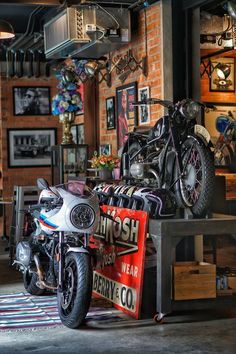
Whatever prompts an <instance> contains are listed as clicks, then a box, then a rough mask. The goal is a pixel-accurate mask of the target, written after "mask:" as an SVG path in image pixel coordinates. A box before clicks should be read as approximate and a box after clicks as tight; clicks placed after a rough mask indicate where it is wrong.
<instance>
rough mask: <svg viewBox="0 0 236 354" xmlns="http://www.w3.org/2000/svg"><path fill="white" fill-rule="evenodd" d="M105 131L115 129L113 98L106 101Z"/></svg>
mask: <svg viewBox="0 0 236 354" xmlns="http://www.w3.org/2000/svg"><path fill="white" fill-rule="evenodd" d="M106 118H107V130H109V129H115V97H108V98H107V99H106Z"/></svg>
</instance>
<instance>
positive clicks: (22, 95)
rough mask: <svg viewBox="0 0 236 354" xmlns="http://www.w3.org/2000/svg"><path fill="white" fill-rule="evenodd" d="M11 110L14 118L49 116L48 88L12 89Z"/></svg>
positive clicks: (26, 87)
mask: <svg viewBox="0 0 236 354" xmlns="http://www.w3.org/2000/svg"><path fill="white" fill-rule="evenodd" d="M13 109H14V115H15V116H34V115H37V116H40V115H43V116H45V115H49V114H51V105H50V87H44V86H17V87H13Z"/></svg>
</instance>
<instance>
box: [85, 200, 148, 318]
mask: <svg viewBox="0 0 236 354" xmlns="http://www.w3.org/2000/svg"><path fill="white" fill-rule="evenodd" d="M102 209H103V211H104V212H105V213H107V214H109V215H111V216H112V217H113V220H114V221H113V220H110V219H108V218H106V217H104V216H101V217H100V223H99V226H98V229H97V231H96V234H95V235H94V237H93V238H92V240H91V241H93V242H94V246H95V247H96V248H97V253H98V259H99V262H98V267H97V268H96V270H95V271H94V277H93V293H94V294H96V295H99V296H102V297H104V298H106V299H108V300H110V301H111V302H113V304H114V306H115V307H117V308H119V309H121V310H123V311H124V312H126V313H128V314H129V315H131V316H133V317H135V318H136V319H138V318H139V316H140V307H141V296H142V285H143V271H144V255H145V239H146V228H147V219H148V214H147V213H146V212H144V211H140V210H139V211H137V210H130V209H123V208H117V207H113V206H107V205H104V206H102Z"/></svg>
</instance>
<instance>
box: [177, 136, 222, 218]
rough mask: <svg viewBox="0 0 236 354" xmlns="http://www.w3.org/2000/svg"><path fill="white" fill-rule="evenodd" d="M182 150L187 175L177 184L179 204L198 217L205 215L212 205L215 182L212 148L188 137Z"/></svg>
mask: <svg viewBox="0 0 236 354" xmlns="http://www.w3.org/2000/svg"><path fill="white" fill-rule="evenodd" d="M181 150H182V162H183V166H185V167H186V169H187V175H185V177H183V178H181V179H180V180H179V181H178V183H176V185H175V195H176V200H177V204H178V206H179V207H181V208H186V207H187V208H189V209H190V210H191V212H192V214H193V215H194V216H196V217H205V216H206V214H207V213H208V212H209V210H210V207H211V203H212V198H213V193H214V183H215V168H214V161H213V156H212V153H211V150H210V149H209V148H208V147H206V146H205V144H204V143H203V142H201V141H198V140H196V139H195V138H188V139H187V140H186V141H185V142H184V143H183V145H182V147H181ZM186 159H187V161H186ZM176 170H177V168H176ZM178 175H179V174H178V172H177V171H176V176H178Z"/></svg>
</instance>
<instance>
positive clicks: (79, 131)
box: [71, 124, 85, 144]
mask: <svg viewBox="0 0 236 354" xmlns="http://www.w3.org/2000/svg"><path fill="white" fill-rule="evenodd" d="M71 134H72V135H73V141H74V143H75V144H84V142H85V140H84V124H77V125H72V127H71Z"/></svg>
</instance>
